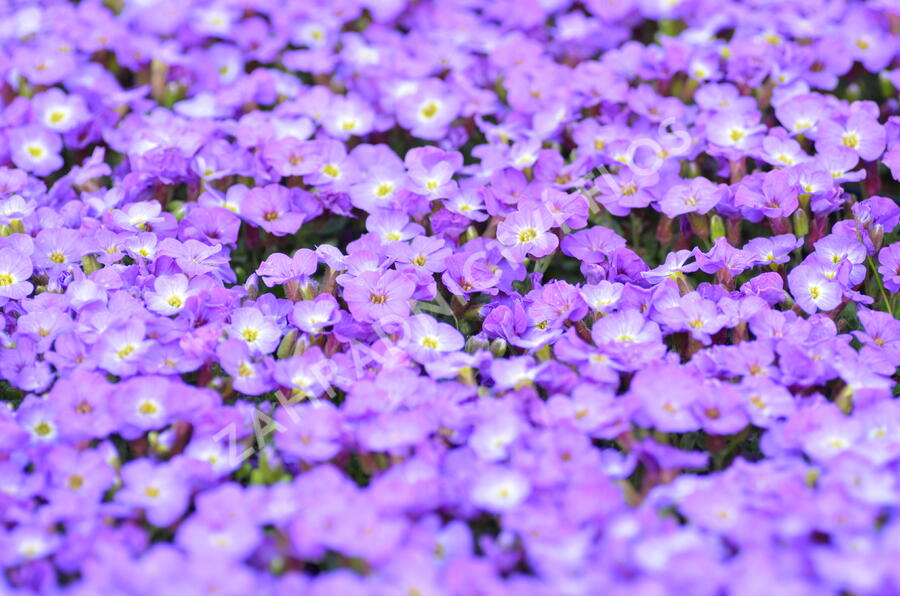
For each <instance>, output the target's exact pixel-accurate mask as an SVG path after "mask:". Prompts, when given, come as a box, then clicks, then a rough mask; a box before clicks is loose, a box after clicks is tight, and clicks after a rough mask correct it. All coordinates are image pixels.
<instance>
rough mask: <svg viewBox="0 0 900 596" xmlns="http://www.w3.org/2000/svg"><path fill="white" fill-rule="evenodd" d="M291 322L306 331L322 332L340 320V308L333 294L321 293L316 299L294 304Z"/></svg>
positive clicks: (312, 332)
mask: <svg viewBox="0 0 900 596" xmlns="http://www.w3.org/2000/svg"><path fill="white" fill-rule="evenodd" d="M290 320H291V323H293V324H294V325H295V326H296V327H297V328H298V329H300V330H301V331H305V332H306V333H311V334H318V333H322V332H323V331H324V330H325V328H326V327H331V326H332V325H334V324H335V323H337V322H338V320H340V308H339V307H338V303H337V300H335V299H334V296H332V295H331V294H320V295H319V296H316V297H315V299H314V300H301V301H300V302H297V303H296V304H294V310H293V311H291V314H290Z"/></svg>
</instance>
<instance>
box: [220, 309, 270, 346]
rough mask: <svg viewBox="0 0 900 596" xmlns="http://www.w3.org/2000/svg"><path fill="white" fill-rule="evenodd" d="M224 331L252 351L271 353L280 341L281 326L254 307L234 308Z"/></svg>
mask: <svg viewBox="0 0 900 596" xmlns="http://www.w3.org/2000/svg"><path fill="white" fill-rule="evenodd" d="M225 331H226V333H228V336H229V337H232V338H235V339H239V340H241V341H243V342H244V343H246V344H247V347H248V348H250V351H251V352H254V353H261V354H271V353H272V352H274V351H275V348H277V347H278V343H279V342H280V341H281V327H279V326H278V324H277V323H276V322H275V321H274V320H273V318H272V317H270V316H267V315H265V314H263V312H262V311H261V310H259V309H258V308H254V307H243V308H238V309H237V310H235V311H234V312H233V313H232V314H231V324H230V325H228V326H227V327H225Z"/></svg>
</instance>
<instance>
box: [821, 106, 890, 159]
mask: <svg viewBox="0 0 900 596" xmlns="http://www.w3.org/2000/svg"><path fill="white" fill-rule="evenodd" d="M884 143H885V130H884V127H883V126H881V125H880V124H879V123H878V120H876V119H875V118H874V117H873V116H871V115H870V114H868V113H866V112H865V111H863V110H858V111H855V112H853V113H852V114H851V116H850V117H849V118H847V120H846V122H843V123H838V122H836V121H834V120H825V121H823V122H822V123H820V124H819V129H818V132H817V133H816V150H817V151H820V152H822V151H824V150H825V149H827V148H830V147H840V146H843V147H849V148H850V149H852V150H853V151H855V152H856V153H857V154H858V155H859V157H860V159H863V160H865V161H874V160H876V159H878V158H879V157H881V154H882V153H883V152H884Z"/></svg>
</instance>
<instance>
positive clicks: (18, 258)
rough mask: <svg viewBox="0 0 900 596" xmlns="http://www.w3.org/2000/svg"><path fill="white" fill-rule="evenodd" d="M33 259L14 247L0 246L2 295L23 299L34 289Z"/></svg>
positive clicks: (0, 284) (0, 287)
mask: <svg viewBox="0 0 900 596" xmlns="http://www.w3.org/2000/svg"><path fill="white" fill-rule="evenodd" d="M32 272H33V267H32V265H31V259H29V258H28V256H27V255H24V254H22V253H20V252H19V251H17V250H15V249H14V248H0V297H3V298H6V299H11V300H21V299H22V298H25V297H26V296H28V295H29V294H31V291H32V290H33V289H34V286H33V285H32V284H31V282H29V281H28V280H29V278H31V274H32Z"/></svg>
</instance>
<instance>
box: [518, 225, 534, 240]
mask: <svg viewBox="0 0 900 596" xmlns="http://www.w3.org/2000/svg"><path fill="white" fill-rule="evenodd" d="M535 238H537V230H535V229H534V228H525V229H524V230H522V231H521V232H519V242H522V243H524V242H531V241H532V240H534V239H535Z"/></svg>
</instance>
